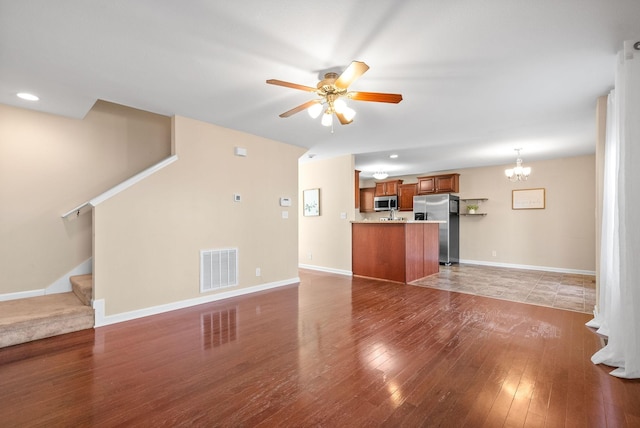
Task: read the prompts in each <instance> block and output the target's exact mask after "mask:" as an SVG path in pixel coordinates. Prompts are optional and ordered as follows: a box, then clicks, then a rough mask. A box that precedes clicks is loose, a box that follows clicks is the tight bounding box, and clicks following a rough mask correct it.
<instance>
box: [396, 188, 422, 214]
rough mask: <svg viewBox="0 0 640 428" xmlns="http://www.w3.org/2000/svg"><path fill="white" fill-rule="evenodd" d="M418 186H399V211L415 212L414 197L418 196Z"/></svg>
mask: <svg viewBox="0 0 640 428" xmlns="http://www.w3.org/2000/svg"><path fill="white" fill-rule="evenodd" d="M417 189H418V186H417V185H416V184H401V185H400V186H398V209H399V210H400V211H413V197H414V196H415V195H416V190H417Z"/></svg>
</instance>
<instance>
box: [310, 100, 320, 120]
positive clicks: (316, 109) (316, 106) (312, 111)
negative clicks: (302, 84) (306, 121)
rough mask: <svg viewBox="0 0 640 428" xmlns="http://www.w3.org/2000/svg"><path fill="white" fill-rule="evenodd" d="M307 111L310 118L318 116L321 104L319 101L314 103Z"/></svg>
mask: <svg viewBox="0 0 640 428" xmlns="http://www.w3.org/2000/svg"><path fill="white" fill-rule="evenodd" d="M307 113H309V116H311V118H312V119H316V118H317V117H318V116H320V113H322V104H320V103H319V102H317V103H315V104H314V105H312V106H311V107H309V108H308V109H307Z"/></svg>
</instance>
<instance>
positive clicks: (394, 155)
mask: <svg viewBox="0 0 640 428" xmlns="http://www.w3.org/2000/svg"><path fill="white" fill-rule="evenodd" d="M389 157H390V158H391V159H395V158H397V157H398V155H396V154H395V153H394V154H392V155H389Z"/></svg>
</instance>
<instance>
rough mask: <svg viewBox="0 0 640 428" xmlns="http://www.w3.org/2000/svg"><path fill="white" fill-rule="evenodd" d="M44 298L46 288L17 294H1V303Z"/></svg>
mask: <svg viewBox="0 0 640 428" xmlns="http://www.w3.org/2000/svg"><path fill="white" fill-rule="evenodd" d="M37 296H44V288H41V289H39V290H29V291H18V292H16V293H5V294H0V302H4V301H7V300H16V299H26V298H27V297H37Z"/></svg>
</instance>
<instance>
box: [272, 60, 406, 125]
mask: <svg viewBox="0 0 640 428" xmlns="http://www.w3.org/2000/svg"><path fill="white" fill-rule="evenodd" d="M368 69H369V66H368V65H367V64H365V63H364V62H360V61H352V62H351V64H349V66H348V67H347V69H346V70H344V71H343V72H342V74H340V75H338V73H333V72H330V73H326V74H325V75H324V79H322V80H321V81H320V82H318V84H317V85H316V87H315V88H314V87H311V86H305V85H299V84H297V83H291V82H285V81H283V80H277V79H269V80H267V83H269V84H271V85H279V86H286V87H287V88H293V89H299V90H301V91H306V92H315V93H316V94H317V95H318V96H320V98H319V99H315V100H311V101H307V102H306V103H304V104H300V105H299V106H298V107H295V108H292V109H291V110H288V111H285V112H284V113H282V114H281V115H280V117H283V118H284V117H289V116H292V115H294V114H296V113H298V112H301V111H302V110H307V111H308V112H309V115H310V116H311V117H313V118H316V117H318V116H319V115H320V113H321V112H322V110H323V109H324V114H323V115H322V124H323V125H324V126H331V125H332V124H333V115H334V114H335V115H336V117H337V118H338V120H339V121H340V123H341V124H343V125H348V124H349V123H351V122H352V121H353V117H354V116H355V114H356V112H355V111H354V110H353V109H351V108H349V107H348V106H347V105H346V103H345V102H344V100H343V98H349V99H352V100H356V101H374V102H381V103H394V104H397V103H399V102H400V101H402V95H400V94H385V93H382V92H360V91H349V85H351V84H352V83H353V82H355V81H356V79H358V78H359V77H360V76H362V75H363V74H364V73H365V72H366V71H367V70H368ZM325 107H326V108H325Z"/></svg>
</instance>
